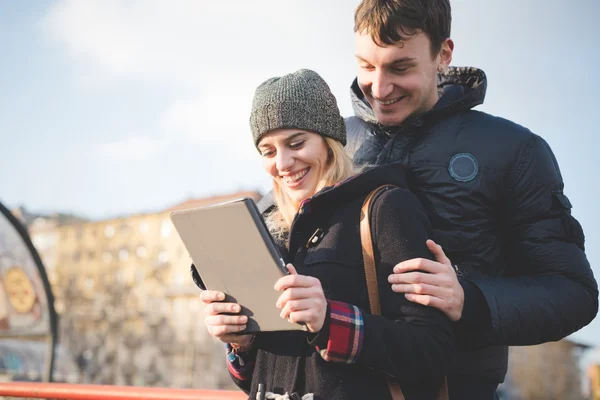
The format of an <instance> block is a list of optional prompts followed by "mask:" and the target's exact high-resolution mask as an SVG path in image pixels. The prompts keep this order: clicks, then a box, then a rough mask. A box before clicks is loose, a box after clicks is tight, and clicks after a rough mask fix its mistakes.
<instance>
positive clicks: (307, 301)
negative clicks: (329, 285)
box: [275, 264, 327, 332]
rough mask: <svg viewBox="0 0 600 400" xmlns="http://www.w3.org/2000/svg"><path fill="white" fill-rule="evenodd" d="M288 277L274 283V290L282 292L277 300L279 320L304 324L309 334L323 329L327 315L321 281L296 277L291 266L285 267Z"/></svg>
mask: <svg viewBox="0 0 600 400" xmlns="http://www.w3.org/2000/svg"><path fill="white" fill-rule="evenodd" d="M287 268H288V270H289V271H290V275H286V276H284V277H283V278H279V280H278V281H277V282H276V283H275V290H277V291H278V292H283V293H282V294H281V296H279V299H278V300H277V307H279V308H281V315H280V316H281V318H285V319H287V320H288V321H290V322H296V323H304V324H306V327H307V328H308V330H309V331H310V332H319V331H320V330H321V328H323V323H324V322H325V315H326V313H327V300H326V299H325V294H324V293H323V288H322V287H321V281H319V280H318V279H317V278H314V277H312V276H306V275H298V272H296V269H295V268H294V266H293V265H292V264H288V265H287Z"/></svg>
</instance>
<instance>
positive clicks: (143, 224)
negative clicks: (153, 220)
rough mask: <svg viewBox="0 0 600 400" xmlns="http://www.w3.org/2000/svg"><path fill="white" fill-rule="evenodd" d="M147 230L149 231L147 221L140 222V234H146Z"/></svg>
mask: <svg viewBox="0 0 600 400" xmlns="http://www.w3.org/2000/svg"><path fill="white" fill-rule="evenodd" d="M149 230H150V224H149V223H148V221H142V222H140V232H141V233H147V232H148V231H149Z"/></svg>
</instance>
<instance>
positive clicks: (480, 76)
mask: <svg viewBox="0 0 600 400" xmlns="http://www.w3.org/2000/svg"><path fill="white" fill-rule="evenodd" d="M486 88H487V78H486V76H485V73H484V72H483V71H482V70H480V69H477V68H473V67H450V68H449V69H448V71H446V72H445V73H443V74H439V75H438V92H439V93H440V98H439V100H438V102H437V103H436V105H435V106H434V107H433V109H432V110H430V111H428V112H427V113H425V114H423V115H421V116H412V117H409V118H408V119H407V120H406V121H405V122H403V124H402V125H405V124H407V123H408V124H410V123H411V122H413V121H415V120H420V119H422V120H430V119H437V118H439V117H441V116H445V115H448V114H452V113H455V112H457V111H461V110H468V109H471V108H473V107H475V106H478V105H480V104H482V103H483V100H484V99H485V91H486ZM350 96H351V99H352V108H353V109H354V115H356V116H357V117H358V118H360V119H362V120H363V121H365V122H368V123H371V124H376V125H379V122H378V121H377V117H376V116H375V113H374V112H373V109H372V108H371V106H370V105H369V103H368V102H367V100H366V99H365V95H364V93H363V92H362V91H361V90H360V87H359V86H358V80H357V79H354V82H352V86H351V88H350Z"/></svg>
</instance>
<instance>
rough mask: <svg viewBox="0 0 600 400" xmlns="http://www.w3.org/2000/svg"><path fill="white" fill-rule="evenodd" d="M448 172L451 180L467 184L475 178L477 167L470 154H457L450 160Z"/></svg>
mask: <svg viewBox="0 0 600 400" xmlns="http://www.w3.org/2000/svg"><path fill="white" fill-rule="evenodd" d="M448 172H449V173H450V176H451V177H452V178H454V179H456V180H457V181H459V182H469V181H472V180H473V179H475V177H476V176H477V172H479V165H478V164H477V160H476V159H475V157H473V155H472V154H469V153H459V154H456V155H455V156H454V157H452V158H451V159H450V165H449V166H448Z"/></svg>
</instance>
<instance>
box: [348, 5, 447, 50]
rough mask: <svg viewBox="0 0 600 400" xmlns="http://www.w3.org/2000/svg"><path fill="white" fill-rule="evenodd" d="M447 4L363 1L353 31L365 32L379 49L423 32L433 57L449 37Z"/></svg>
mask: <svg viewBox="0 0 600 400" xmlns="http://www.w3.org/2000/svg"><path fill="white" fill-rule="evenodd" d="M451 23H452V13H451V9H450V0H363V1H361V3H360V4H359V6H358V8H357V9H356V12H355V13H354V31H355V32H366V33H368V34H370V35H371V37H372V38H373V41H374V42H375V43H377V44H378V45H380V46H383V45H388V46H389V45H393V44H395V43H398V42H400V41H401V40H403V39H405V38H406V36H412V35H414V34H415V33H418V32H423V33H425V34H426V35H427V36H428V37H429V40H430V41H431V53H432V56H436V55H437V53H438V52H439V51H440V49H441V47H442V43H444V40H446V39H448V38H449V37H450V25H451Z"/></svg>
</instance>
